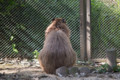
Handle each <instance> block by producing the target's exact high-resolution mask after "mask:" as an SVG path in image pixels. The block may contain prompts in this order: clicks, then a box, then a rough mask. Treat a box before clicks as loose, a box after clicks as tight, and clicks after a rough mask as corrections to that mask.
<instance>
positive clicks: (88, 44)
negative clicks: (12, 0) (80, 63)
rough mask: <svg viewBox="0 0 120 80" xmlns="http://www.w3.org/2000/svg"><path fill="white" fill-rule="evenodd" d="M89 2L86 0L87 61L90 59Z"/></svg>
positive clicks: (89, 0)
mask: <svg viewBox="0 0 120 80" xmlns="http://www.w3.org/2000/svg"><path fill="white" fill-rule="evenodd" d="M90 8H91V0H86V47H87V49H86V52H87V58H88V60H90V59H91V26H90Z"/></svg>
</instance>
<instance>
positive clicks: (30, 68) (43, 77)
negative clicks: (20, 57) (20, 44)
mask: <svg viewBox="0 0 120 80" xmlns="http://www.w3.org/2000/svg"><path fill="white" fill-rule="evenodd" d="M33 64H34V65H33ZM35 64H36V65H35ZM0 80H120V73H105V74H98V73H90V74H88V75H87V76H84V77H81V76H77V77H70V76H69V77H59V76H57V75H51V74H46V73H45V72H43V71H42V70H41V69H40V67H39V64H38V62H37V61H36V60H35V61H32V63H31V62H29V61H21V62H20V63H17V62H16V61H15V62H14V61H9V62H8V61H5V62H4V61H0Z"/></svg>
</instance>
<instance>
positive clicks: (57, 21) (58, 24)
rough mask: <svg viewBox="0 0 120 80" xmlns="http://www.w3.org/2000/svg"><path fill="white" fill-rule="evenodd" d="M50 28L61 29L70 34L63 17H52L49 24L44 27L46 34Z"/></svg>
mask: <svg viewBox="0 0 120 80" xmlns="http://www.w3.org/2000/svg"><path fill="white" fill-rule="evenodd" d="M52 30H56V31H57V30H62V31H63V32H65V34H66V35H67V36H68V37H69V36H70V29H69V28H68V26H67V24H66V21H65V19H63V18H53V19H52V22H51V24H50V25H49V26H48V27H47V29H46V31H45V32H46V36H47V34H49V32H51V31H52Z"/></svg>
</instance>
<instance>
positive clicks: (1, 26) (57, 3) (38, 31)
mask: <svg viewBox="0 0 120 80" xmlns="http://www.w3.org/2000/svg"><path fill="white" fill-rule="evenodd" d="M79 10H80V9H79V0H75V1H74V0H69V1H68V0H22V1H21V0H10V1H9V0H8V1H4V0H2V1H0V46H1V47H0V58H6V57H7V58H16V57H20V58H34V55H35V54H37V51H38V52H39V51H40V50H41V49H42V47H43V42H44V31H45V29H46V27H47V26H48V25H49V24H50V22H51V20H52V18H54V17H62V18H64V19H65V20H66V22H67V24H68V26H69V28H70V29H71V38H70V39H71V43H72V46H73V48H74V50H75V51H76V52H77V56H78V58H79V57H80V39H79V38H80V30H79V27H80V16H79Z"/></svg>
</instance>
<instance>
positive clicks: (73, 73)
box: [68, 67, 79, 75]
mask: <svg viewBox="0 0 120 80" xmlns="http://www.w3.org/2000/svg"><path fill="white" fill-rule="evenodd" d="M68 71H69V74H70V75H76V74H77V73H79V69H78V67H70V68H68Z"/></svg>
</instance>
